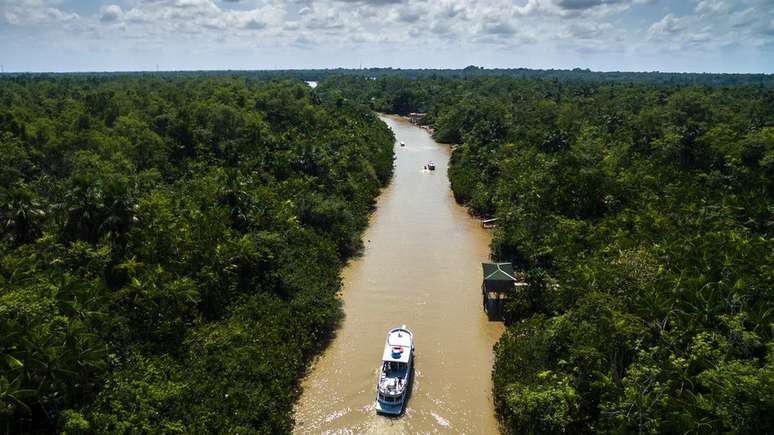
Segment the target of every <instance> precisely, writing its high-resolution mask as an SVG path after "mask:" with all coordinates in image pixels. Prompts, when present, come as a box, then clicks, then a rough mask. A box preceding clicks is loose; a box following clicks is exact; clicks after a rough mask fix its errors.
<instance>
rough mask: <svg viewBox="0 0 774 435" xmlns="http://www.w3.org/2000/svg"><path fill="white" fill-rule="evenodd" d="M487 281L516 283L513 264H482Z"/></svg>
mask: <svg viewBox="0 0 774 435" xmlns="http://www.w3.org/2000/svg"><path fill="white" fill-rule="evenodd" d="M481 267H483V269H484V280H485V281H516V278H514V277H513V265H511V263H481Z"/></svg>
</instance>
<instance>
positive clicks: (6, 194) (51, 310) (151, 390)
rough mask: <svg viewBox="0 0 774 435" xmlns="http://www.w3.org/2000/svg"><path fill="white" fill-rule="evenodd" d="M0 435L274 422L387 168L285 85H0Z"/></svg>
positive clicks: (360, 128)
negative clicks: (2, 104)
mask: <svg viewBox="0 0 774 435" xmlns="http://www.w3.org/2000/svg"><path fill="white" fill-rule="evenodd" d="M0 101H4V102H9V103H10V104H8V105H6V106H5V107H9V108H10V109H9V110H5V109H2V110H0V178H2V181H3V183H2V184H1V185H0V356H1V357H0V431H5V432H14V433H17V432H22V433H23V432H52V431H61V432H63V433H73V434H74V433H207V432H218V431H222V430H225V428H228V429H229V430H232V431H234V432H238V433H282V432H288V431H289V430H290V429H291V427H292V404H293V401H294V400H295V398H296V395H297V380H298V377H299V375H300V374H301V373H302V372H303V370H304V368H305V366H306V364H307V362H308V361H309V360H310V359H311V358H312V357H313V356H314V354H315V353H317V352H319V351H320V349H321V343H324V342H325V340H326V338H328V337H329V336H330V334H331V332H332V331H333V329H334V327H335V325H336V323H337V322H338V321H339V319H340V317H341V307H340V305H339V302H338V300H337V298H336V294H337V292H338V290H339V289H340V285H341V283H340V279H339V276H338V273H339V270H340V268H341V267H342V265H343V264H344V263H345V262H346V260H347V259H348V258H349V257H350V256H352V255H355V254H357V253H358V251H359V249H360V237H359V236H360V232H361V231H362V229H363V228H364V227H365V225H366V224H367V221H368V214H369V212H370V211H371V210H372V209H373V206H374V201H375V198H376V196H377V194H378V192H379V189H380V188H381V187H382V186H384V185H385V184H386V183H387V182H388V181H389V179H390V177H391V175H392V165H393V154H392V153H393V151H392V149H393V142H394V140H393V137H392V134H391V132H390V131H389V129H388V128H387V127H386V126H385V125H384V124H383V123H381V122H380V121H379V120H378V118H376V116H374V115H373V114H371V113H369V112H367V111H364V110H362V109H359V108H357V107H354V106H350V105H346V104H342V105H340V106H339V107H337V106H336V105H325V104H320V102H319V99H318V98H317V97H316V96H315V95H314V94H313V93H312V91H311V90H310V89H309V88H308V87H307V86H305V85H304V84H302V83H299V82H291V81H277V82H269V81H263V82H259V81H256V80H252V79H246V78H244V77H235V76H231V75H228V74H224V75H222V76H209V75H208V74H202V75H193V76H188V75H181V76H177V75H167V76H152V77H143V76H138V75H126V76H110V77H96V76H78V75H66V76H57V77H50V76H40V77H34V78H33V77H31V76H13V77H7V78H3V79H2V80H0Z"/></svg>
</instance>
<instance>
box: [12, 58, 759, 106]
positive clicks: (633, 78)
mask: <svg viewBox="0 0 774 435" xmlns="http://www.w3.org/2000/svg"><path fill="white" fill-rule="evenodd" d="M4 76H6V77H14V78H26V79H45V78H58V77H63V76H64V77H87V78H91V79H105V78H111V77H113V78H115V77H134V78H138V77H159V76H162V77H166V78H197V77H238V78H248V79H255V80H287V79H296V80H306V81H321V80H324V79H326V78H332V77H342V76H348V77H355V78H363V77H367V78H369V79H375V78H392V79H416V78H424V79H428V78H433V79H435V78H452V79H453V78H463V79H473V78H515V79H536V80H552V81H561V82H577V81H588V82H607V83H610V82H617V83H640V84H643V83H649V84H667V85H701V86H738V85H748V86H749V85H756V86H766V87H774V74H728V73H676V72H659V71H651V72H631V71H591V70H589V69H581V68H575V69H571V70H567V69H529V68H484V67H480V66H475V65H470V66H468V67H466V68H463V69H432V68H426V69H410V68H409V69H403V68H333V69H305V70H303V69H291V70H287V69H286V70H283V69H277V70H259V71H250V70H223V71H167V72H161V73H159V72H151V71H137V72H104V73H93V72H88V73H6V74H5V75H4ZM353 83H354V82H348V84H349V85H352V84H353ZM416 90H418V91H420V92H421V91H422V88H416ZM425 101H427V100H425Z"/></svg>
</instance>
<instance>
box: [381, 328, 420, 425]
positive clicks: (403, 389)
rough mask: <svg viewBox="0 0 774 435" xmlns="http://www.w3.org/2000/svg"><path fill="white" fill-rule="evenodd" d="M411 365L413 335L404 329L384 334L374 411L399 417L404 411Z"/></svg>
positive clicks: (412, 359)
mask: <svg viewBox="0 0 774 435" xmlns="http://www.w3.org/2000/svg"><path fill="white" fill-rule="evenodd" d="M413 362H414V334H413V333H412V332H411V331H410V330H408V329H407V328H406V325H403V326H401V327H400V328H393V329H390V331H389V332H387V341H386V342H385V343H384V353H383V354H382V366H381V367H380V368H379V378H378V379H377V381H376V412H377V413H379V414H391V415H399V414H400V413H401V412H403V406H404V405H405V403H406V396H407V394H406V393H407V392H408V390H409V387H410V384H411V369H412V367H411V365H412V364H413Z"/></svg>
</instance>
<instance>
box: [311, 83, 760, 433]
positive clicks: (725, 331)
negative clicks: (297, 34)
mask: <svg viewBox="0 0 774 435" xmlns="http://www.w3.org/2000/svg"><path fill="white" fill-rule="evenodd" d="M768 80H769V81H770V76H769V79H768ZM657 82H660V81H658V80H657ZM663 82H664V83H658V84H656V83H619V82H613V81H604V80H598V81H583V80H576V81H572V80H570V81H561V80H555V79H552V78H537V79H520V78H503V77H500V78H493V77H465V78H453V77H441V76H432V77H420V78H417V79H409V78H406V77H397V76H396V77H377V78H369V77H353V76H340V77H329V78H327V79H325V80H323V81H322V82H321V84H320V86H319V87H318V92H319V94H320V96H321V98H322V99H323V100H325V101H330V102H332V103H338V104H348V103H351V102H356V103H359V104H362V105H365V106H369V107H371V108H372V109H375V110H379V111H385V112H391V113H398V114H406V113H409V112H425V113H426V115H425V117H424V118H423V121H422V122H424V123H426V124H429V125H431V126H432V127H433V128H434V131H435V133H434V134H435V137H436V139H438V140H439V141H442V142H447V143H453V144H455V146H454V148H453V154H452V159H451V166H450V169H449V178H450V180H451V184H452V188H453V191H454V194H455V197H456V198H457V199H458V201H460V202H462V203H464V204H466V205H467V206H468V207H469V208H470V210H471V211H472V212H473V213H475V214H477V215H480V216H485V217H496V218H498V221H497V228H496V229H495V230H494V238H493V242H492V246H491V251H492V252H491V254H492V256H493V258H495V259H497V260H501V261H511V262H513V263H514V265H515V267H516V268H517V269H519V270H520V272H521V276H522V277H523V279H524V280H525V281H526V282H527V284H528V286H527V287H526V288H525V289H523V290H519V291H514V292H513V293H512V294H511V295H510V297H509V299H508V302H507V305H506V309H505V321H506V323H507V325H508V327H507V331H506V333H505V334H504V336H503V337H502V339H501V340H500V342H499V343H498V344H497V346H496V347H495V354H496V355H495V356H496V361H495V367H494V370H493V381H494V396H495V402H496V407H497V410H498V414H499V416H500V418H501V420H502V422H503V426H504V428H505V429H506V430H507V431H510V432H513V433H562V432H567V433H577V432H614V433H631V432H638V433H645V432H647V433H696V432H711V433H719V432H733V433H771V432H772V431H774V412H772V410H774V340H773V334H774V298H773V297H772V296H773V293H774V268H772V265H773V264H774V241H773V240H772V231H773V230H774V221H773V220H772V216H773V212H774V195H772V193H773V192H774V89H772V88H771V86H763V85H762V84H758V85H752V86H741V85H740V86H732V87H729V86H694V85H691V86H688V85H675V84H669V83H666V82H668V80H666V81H663ZM743 82H744V81H743Z"/></svg>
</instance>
